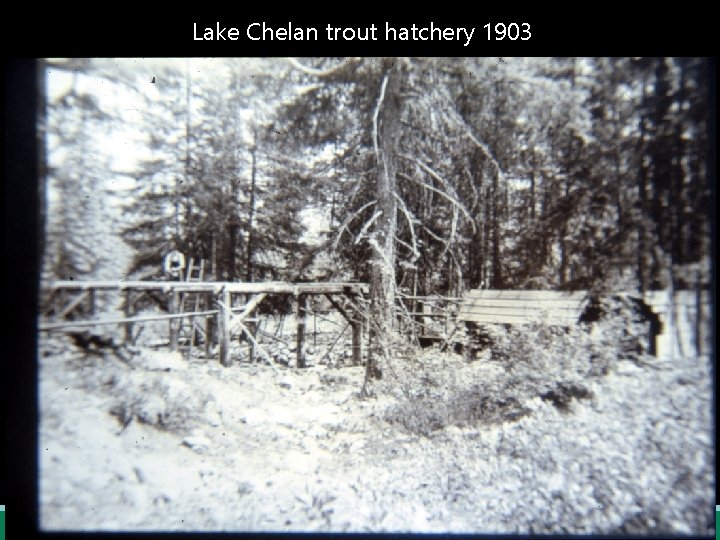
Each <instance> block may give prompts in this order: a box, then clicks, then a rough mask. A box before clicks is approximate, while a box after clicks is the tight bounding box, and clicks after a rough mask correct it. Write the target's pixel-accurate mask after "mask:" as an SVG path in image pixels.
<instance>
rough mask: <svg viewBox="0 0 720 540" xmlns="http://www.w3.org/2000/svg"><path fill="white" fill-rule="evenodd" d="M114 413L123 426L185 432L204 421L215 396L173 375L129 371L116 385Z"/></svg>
mask: <svg viewBox="0 0 720 540" xmlns="http://www.w3.org/2000/svg"><path fill="white" fill-rule="evenodd" d="M110 392H111V393H112V395H113V396H114V398H115V399H114V404H113V405H112V407H111V409H110V412H111V413H112V414H113V415H115V416H117V417H118V420H119V421H120V423H121V424H123V426H125V425H127V424H128V423H130V422H131V421H132V420H138V421H139V422H142V423H145V424H150V425H152V426H155V427H157V428H160V429H163V430H167V431H172V432H176V433H181V432H185V431H188V430H190V429H191V428H192V427H194V426H195V425H197V424H198V423H200V422H202V421H203V420H204V411H205V406H206V405H207V403H208V402H209V401H210V400H211V399H212V396H211V395H210V394H208V393H207V392H203V391H201V390H198V389H196V388H194V387H193V386H191V385H189V384H188V383H186V382H185V381H183V380H182V379H181V378H180V377H178V376H176V375H174V374H172V373H149V372H139V371H138V372H128V373H126V374H124V376H122V377H121V378H119V379H117V380H116V381H115V382H114V385H113V387H112V388H111V389H110Z"/></svg>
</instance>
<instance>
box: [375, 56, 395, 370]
mask: <svg viewBox="0 0 720 540" xmlns="http://www.w3.org/2000/svg"><path fill="white" fill-rule="evenodd" d="M383 67H384V74H383V79H382V84H381V88H380V92H379V96H378V99H377V106H376V111H375V112H376V119H377V120H376V126H375V127H376V129H377V131H376V137H377V163H376V189H375V191H376V195H377V211H378V212H381V215H380V217H378V219H377V220H376V222H375V224H376V225H375V233H374V238H373V254H372V260H371V265H372V267H371V272H370V300H371V311H372V317H373V319H374V321H375V322H376V323H377V329H378V330H379V336H378V339H379V341H380V342H381V341H382V340H383V339H384V338H385V337H387V336H388V335H390V333H391V332H392V328H393V319H394V315H393V313H394V307H395V232H396V227H397V202H396V200H395V181H396V178H395V175H396V172H397V161H396V160H397V156H396V151H397V148H398V141H399V138H400V95H399V90H400V67H399V66H398V64H397V61H396V60H395V59H384V60H383ZM373 363H374V362H373V361H369V362H368V374H372V373H374V372H375V366H372V365H371V364H373Z"/></svg>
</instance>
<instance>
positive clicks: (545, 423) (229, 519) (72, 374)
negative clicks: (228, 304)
mask: <svg viewBox="0 0 720 540" xmlns="http://www.w3.org/2000/svg"><path fill="white" fill-rule="evenodd" d="M417 354H418V358H419V359H420V360H422V361H425V360H427V361H430V360H428V359H432V358H436V359H437V358H439V357H441V356H442V357H443V361H444V362H446V364H447V365H449V366H451V367H452V369H454V370H455V376H456V377H457V378H458V379H462V380H465V381H472V380H478V381H480V380H482V381H484V382H485V383H487V382H488V381H493V380H496V379H497V380H501V379H502V377H504V376H506V375H505V372H504V371H503V370H502V369H499V368H498V365H497V364H496V363H495V362H493V361H477V362H472V363H465V362H464V361H463V360H462V359H461V358H459V357H455V356H453V355H449V354H444V355H442V354H441V353H439V352H437V351H432V350H430V351H425V352H424V353H417ZM39 362H40V371H39V376H40V380H39V396H40V411H41V415H40V426H39V434H40V438H39V441H40V448H39V481H40V486H39V491H38V492H39V496H40V501H39V503H40V505H39V507H40V523H41V527H42V529H44V530H92V531H96V530H101V531H164V530H173V531H176V530H180V531H185V530H188V531H207V530H213V531H416V532H424V531H433V532H450V531H451V532H519V533H528V532H571V533H586V532H593V533H603V532H612V533H623V532H627V533H636V534H649V533H691V534H710V533H712V531H713V530H714V514H713V508H712V505H713V504H714V502H713V501H714V470H713V464H714V457H715V456H714V453H715V451H714V434H713V427H712V426H713V424H712V417H711V399H712V383H711V374H710V369H709V362H708V360H707V359H702V358H700V359H698V358H692V359H684V360H676V361H674V362H665V363H655V364H649V365H644V364H640V365H638V364H637V363H633V362H629V361H622V362H618V363H617V364H616V365H615V366H614V368H613V369H612V370H611V372H610V373H609V374H607V375H606V376H604V377H599V378H597V379H593V380H591V381H588V383H587V385H588V387H589V389H590V390H591V397H589V398H587V399H575V400H573V401H572V403H571V406H570V408H569V409H568V410H560V409H558V408H557V407H556V406H554V405H553V404H552V402H551V401H548V400H543V399H541V398H540V397H539V396H535V397H528V399H526V400H525V402H524V403H522V406H523V410H524V411H525V412H526V413H525V414H524V415H522V416H520V417H519V418H518V419H516V420H514V421H505V422H499V423H498V422H496V423H492V424H480V423H478V424H476V425H466V426H454V425H449V426H445V427H444V428H443V429H438V430H436V431H433V432H432V433H429V434H428V436H423V435H420V434H416V433H413V432H412V431H408V429H406V428H405V427H403V426H401V425H399V424H397V423H395V422H390V421H388V418H389V414H388V411H392V410H393V407H396V406H397V405H398V403H399V400H400V399H401V398H399V397H398V395H397V393H396V392H393V391H392V385H393V384H397V381H393V378H392V376H391V375H390V374H389V373H388V371H387V370H385V376H384V378H383V380H382V381H380V382H378V383H376V386H375V395H374V396H373V397H370V398H365V399H362V398H361V397H360V396H359V390H360V388H361V386H362V381H363V376H364V373H363V369H362V368H360V367H345V368H329V367H326V366H315V367H310V368H308V369H303V370H295V369H289V368H279V370H278V371H276V369H273V368H271V367H270V366H267V365H261V364H249V363H235V364H234V365H232V366H231V367H228V368H223V367H221V366H220V365H219V364H218V363H217V361H216V360H205V359H197V358H190V359H189V360H185V359H182V358H181V357H179V355H172V354H171V353H167V352H159V351H157V352H153V351H150V350H149V349H140V350H139V352H138V353H137V354H136V355H135V356H133V357H132V359H130V361H128V362H123V361H120V360H119V359H118V358H117V357H116V356H115V355H114V354H112V353H108V354H90V355H86V354H85V353H84V352H81V351H80V350H78V349H76V348H74V347H73V346H72V345H70V344H69V343H66V342H65V340H64V338H60V337H57V336H55V337H52V338H50V339H49V340H47V339H46V340H45V342H44V343H43V344H42V345H41V354H40V358H39Z"/></svg>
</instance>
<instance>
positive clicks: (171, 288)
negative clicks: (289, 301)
mask: <svg viewBox="0 0 720 540" xmlns="http://www.w3.org/2000/svg"><path fill="white" fill-rule="evenodd" d="M42 291H43V294H44V295H45V296H46V297H47V301H46V302H45V303H46V304H47V305H46V306H44V308H45V309H44V312H43V320H41V322H39V324H38V330H40V331H45V332H50V331H68V330H73V329H79V328H87V327H97V326H101V325H121V326H124V328H125V338H126V340H128V341H131V340H132V325H133V324H137V323H143V322H149V321H158V320H167V321H168V322H169V335H170V348H171V350H177V348H178V336H179V334H180V330H181V327H182V322H183V321H184V320H189V322H190V327H191V329H192V332H191V336H193V337H191V339H190V346H192V345H193V340H194V335H195V331H196V330H197V331H198V332H199V333H201V334H204V336H205V347H206V354H208V356H209V350H210V343H211V341H213V340H215V339H216V340H217V343H218V355H219V360H220V362H221V363H222V364H223V365H229V363H230V339H231V336H232V334H233V333H237V332H240V333H241V335H244V336H245V338H246V339H247V340H248V341H249V342H250V343H251V344H252V346H253V349H252V353H251V356H254V355H255V353H260V354H261V355H262V356H264V357H265V358H266V359H267V360H268V361H269V362H270V363H271V364H272V359H271V358H270V356H269V355H268V354H267V352H265V351H264V350H263V349H262V347H261V346H260V344H259V343H258V342H257V339H256V327H255V320H256V319H255V320H253V319H251V316H252V315H253V313H255V312H256V310H257V308H258V306H259V305H260V304H261V303H262V302H263V300H265V298H267V297H268V296H270V295H291V296H293V297H294V299H295V306H296V308H295V315H296V320H297V344H296V356H297V360H296V365H297V366H298V367H303V366H304V365H305V355H304V341H305V327H306V313H307V298H308V296H310V295H323V296H325V297H326V298H327V299H328V301H329V302H330V304H331V305H332V306H333V308H335V309H336V310H337V311H338V312H340V313H341V314H342V316H343V317H344V318H345V319H346V320H347V322H348V324H349V325H350V326H351V327H352V357H353V363H354V364H356V365H359V364H360V363H361V360H362V327H363V322H364V321H363V319H362V316H361V314H360V312H359V309H358V304H357V300H358V298H361V297H364V296H365V295H367V293H368V285H367V284H364V283H344V282H331V283H288V282H264V283H263V282H260V283H236V282H208V281H206V282H190V281H69V280H64V281H54V282H51V283H49V284H47V285H44V286H43V287H42ZM100 291H109V292H113V291H115V292H119V293H120V294H122V295H124V302H123V304H124V315H125V316H124V317H121V318H106V319H102V318H96V311H97V310H96V297H97V293H98V292H100ZM149 293H154V294H155V295H157V294H158V293H159V296H160V298H162V299H163V300H165V301H166V302H167V308H168V309H167V311H168V313H167V314H162V315H139V316H137V315H136V309H135V306H136V304H137V302H138V300H140V299H141V298H142V296H143V295H147V294H149ZM189 296H194V297H195V302H194V306H195V308H194V309H192V310H187V309H185V307H186V305H187V301H186V300H187V299H188V297H189ZM199 298H201V299H202V300H203V302H202V304H203V305H204V308H205V309H202V310H198V309H197V307H198V306H199V305H200V302H199V301H198V299H199ZM238 300H241V301H240V302H239V303H238ZM238 304H239V305H238ZM78 317H81V318H80V319H78ZM70 318H72V319H73V320H69V319H70ZM198 319H204V320H205V327H204V328H203V327H202V326H201V325H200V324H199V323H198Z"/></svg>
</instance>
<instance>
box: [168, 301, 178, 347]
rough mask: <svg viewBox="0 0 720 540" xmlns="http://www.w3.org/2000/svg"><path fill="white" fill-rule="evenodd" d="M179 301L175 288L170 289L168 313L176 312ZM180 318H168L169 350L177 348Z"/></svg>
mask: <svg viewBox="0 0 720 540" xmlns="http://www.w3.org/2000/svg"><path fill="white" fill-rule="evenodd" d="M179 303H180V297H179V295H178V292H177V291H176V290H175V289H172V290H171V291H170V313H172V314H175V313H177V312H178V308H179ZM179 322H180V319H170V322H169V323H168V326H169V328H170V350H171V351H173V352H175V351H177V349H178V330H179V327H180V325H179V324H178V323H179Z"/></svg>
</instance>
